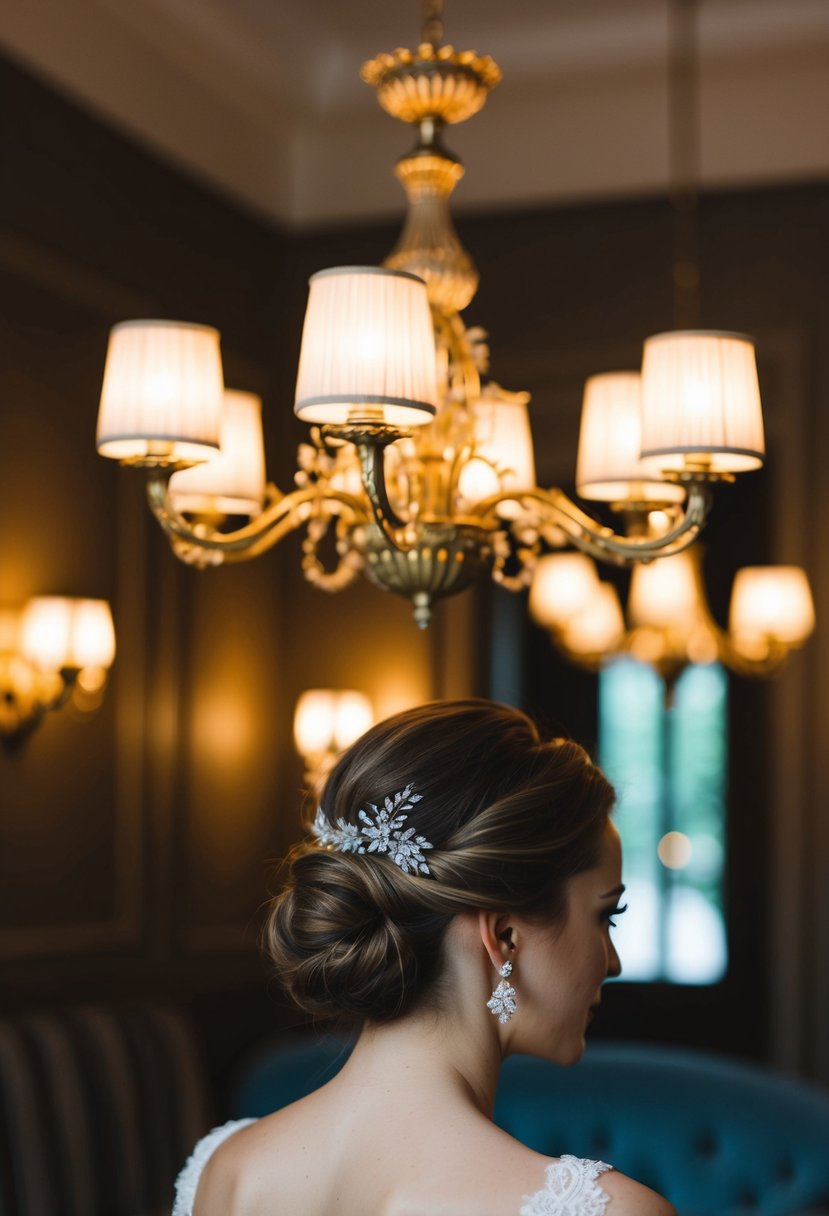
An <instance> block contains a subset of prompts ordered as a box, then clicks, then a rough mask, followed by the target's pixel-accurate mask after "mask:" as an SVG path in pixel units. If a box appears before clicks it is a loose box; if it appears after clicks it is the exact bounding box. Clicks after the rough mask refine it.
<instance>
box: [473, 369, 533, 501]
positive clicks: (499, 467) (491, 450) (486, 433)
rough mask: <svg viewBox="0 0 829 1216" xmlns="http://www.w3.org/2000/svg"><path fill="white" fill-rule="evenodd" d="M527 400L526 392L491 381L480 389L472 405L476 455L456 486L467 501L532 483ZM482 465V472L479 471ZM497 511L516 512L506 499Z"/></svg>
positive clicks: (530, 433) (528, 396)
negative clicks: (512, 389)
mask: <svg viewBox="0 0 829 1216" xmlns="http://www.w3.org/2000/svg"><path fill="white" fill-rule="evenodd" d="M529 401H530V394H529V393H511V392H509V391H508V390H507V389H503V388H501V386H500V384H496V383H495V382H494V381H490V383H489V384H487V385H486V387H485V388H484V389H483V390H482V391H481V395H480V397H479V398H478V400H477V401H476V402H475V403H474V404H473V406H472V414H473V417H474V419H475V456H474V458H473V459H472V460H470V461H468V462H467V463H466V465H465V466H464V468H463V470H462V471H461V479H460V481H461V484H460V487H459V488H460V491H461V494H462V495H463V498H464V499H465V500H466V502H468V503H472V502H479V501H480V500H481V499H483V498H487V497H488V496H489V495H490V494H494V493H496V492H497V491H499V490H500V491H502V492H503V491H506V492H509V491H510V490H521V489H529V488H530V487H531V486H534V485H535V456H534V454H533V439H532V432H531V430H530V415H529V410H528V409H527V406H528V404H529ZM482 466H483V467H484V469H485V470H486V472H485V473H484V474H482V473H481V472H480V470H481V467H482ZM476 471H477V472H476ZM511 507H512V508H513V509H512V510H511V509H510V508H511ZM500 511H501V513H502V514H503V515H505V516H507V517H509V516H510V515H517V513H518V512H517V508H516V507H515V505H514V504H509V503H504V504H502V506H501V508H500Z"/></svg>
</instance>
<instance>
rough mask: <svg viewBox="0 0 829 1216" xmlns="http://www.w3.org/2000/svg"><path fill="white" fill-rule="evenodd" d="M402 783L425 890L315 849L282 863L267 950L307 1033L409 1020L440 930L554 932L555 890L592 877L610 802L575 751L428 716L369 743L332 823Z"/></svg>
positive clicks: (437, 713) (419, 883) (512, 719)
mask: <svg viewBox="0 0 829 1216" xmlns="http://www.w3.org/2000/svg"><path fill="white" fill-rule="evenodd" d="M409 783H411V784H412V785H413V786H414V788H415V790H416V791H417V793H418V794H420V795H421V796H422V800H421V801H420V802H418V803H417V804H416V806H415V807H414V808H413V810H411V811H410V813H409V818H408V821H407V824H406V827H407V828H408V827H414V828H415V830H416V832H417V833H418V834H419V835H422V836H424V837H425V838H426V839H427V840H429V841H431V843H432V844H433V846H434V848H433V849H432V850H430V851H429V853H428V854H427V860H428V864H429V870H430V874H429V875H428V876H425V875H414V874H406V873H404V872H403V871H402V870H401V869H400V868H399V867H398V866H396V865H395V864H394V862H393V861H392V860H391V859H390V858H389V857H387V856H384V855H380V854H377V853H374V854H364V855H354V854H350V853H339V852H331V851H328V850H325V849H322V848H320V847H319V846H318V845H316V844H315V843H314V842H312V841H308V842H305V843H303V844H300V845H297V846H296V848H295V849H294V850H293V852H292V853H291V854H290V856H289V858H288V860H287V881H286V885H285V888H284V890H283V891H282V893H281V894H280V895H278V896H277V897H276V898H275V899H274V901H273V903H272V905H271V909H270V913H269V916H268V921H267V924H266V927H265V945H266V949H267V951H268V953H269V955H270V957H271V958H272V959H273V961H274V963H275V964H276V969H277V975H278V977H279V979H280V980H281V982H282V984H283V985H284V987H285V988H286V990H287V991H288V993H289V994H290V995H291V996H292V997H293V999H294V1001H295V1002H296V1003H297V1004H298V1005H299V1006H300V1008H302V1009H304V1010H305V1011H306V1012H307V1013H309V1014H312V1015H313V1016H314V1017H316V1018H343V1017H346V1018H350V1019H353V1020H359V1019H364V1018H368V1019H370V1020H373V1021H388V1020H389V1019H391V1018H394V1017H397V1016H399V1015H400V1014H403V1013H405V1012H408V1011H409V1010H411V1009H413V1008H414V1007H415V1005H416V1004H417V1003H419V1002H420V1001H421V1000H422V998H423V997H424V996H425V995H426V994H427V993H428V992H430V991H434V981H435V980H436V979H437V977H438V975H439V972H440V967H441V944H442V940H443V936H444V933H445V932H446V929H447V927H448V925H449V922H450V920H451V919H452V917H453V916H454V915H455V914H456V913H457V912H461V911H468V910H470V909H474V908H486V909H490V910H495V911H511V912H514V913H520V914H521V915H523V916H525V917H543V918H544V919H548V920H555V919H560V918H561V917H562V916H563V915H564V914H565V912H566V883H567V881H568V879H570V878H572V877H573V876H574V875H575V874H578V873H580V872H581V871H583V870H587V869H590V867H591V866H593V865H595V864H596V863H597V861H598V851H599V842H600V838H601V834H602V831H603V829H604V827H605V824H606V822H607V817H608V814H609V813H610V809H611V807H612V805H613V799H614V794H613V789H612V787H611V786H610V784H609V783H608V781H607V780H606V778H605V777H604V775H603V774H602V772H601V771H600V770H599V769H598V768H597V767H596V766H595V765H594V764H593V763H592V762H591V760H590V758H589V757H588V755H587V753H586V752H585V751H584V750H583V748H581V747H579V745H578V744H577V743H573V742H570V741H569V740H564V739H552V740H549V741H546V742H545V741H544V740H542V739H541V737H540V735H539V732H538V730H537V728H536V726H535V725H534V723H533V722H532V721H531V720H530V719H529V718H528V717H527V716H526V715H525V714H523V713H521V712H520V711H519V710H516V709H512V708H510V707H508V706H506V705H498V704H496V703H494V702H492V701H484V700H464V701H435V702H433V703H431V704H428V705H422V706H419V707H418V708H416V709H411V710H406V711H405V712H403V713H400V714H397V715H395V716H394V717H392V718H387V719H386V720H385V721H384V722H380V723H378V725H377V726H374V727H372V729H371V730H369V731H368V732H367V733H366V734H365V735H363V736H362V738H360V739H358V741H357V742H356V743H355V744H353V746H352V747H350V748H349V749H348V751H346V752H345V753H344V754H343V756H342V757H341V758H340V760H339V761H338V763H337V765H336V766H335V768H334V769H333V771H332V773H331V775H330V777H329V778H328V781H327V782H326V785H325V789H324V791H323V795H322V800H321V807H322V810H323V813H324V815H325V817H326V819H327V820H328V822H329V823H331V824H334V823H335V822H336V821H337V820H338V819H340V818H341V819H343V820H344V821H345V822H346V823H350V824H358V823H359V821H358V818H357V814H358V811H359V810H360V808H361V807H365V806H366V804H367V803H368V802H373V803H378V802H382V800H383V799H384V798H385V797H386V796H387V795H390V794H394V793H395V792H397V791H398V790H402V789H404V787H405V786H407V785H408V784H409Z"/></svg>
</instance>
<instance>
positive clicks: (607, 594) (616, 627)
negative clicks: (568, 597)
mask: <svg viewBox="0 0 829 1216" xmlns="http://www.w3.org/2000/svg"><path fill="white" fill-rule="evenodd" d="M624 632H625V618H624V615H623V614H622V605H621V604H620V602H619V596H618V594H617V592H616V588H615V587H614V586H613V584H612V583H604V582H599V584H598V586H597V587H596V588H595V589H594V592H593V594H592V595H591V596H590V598H589V599H588V601H587V603H586V604H585V605H584V607H583V608H581V609H580V610H579V611H578V612H577V613H576V614H575V616H572V617H570V619H569V620H568V621H567V624H566V625H565V627H564V636H563V641H564V645H565V646H566V647H567V648H568V649H569V650H572V651H573V653H574V654H579V655H606V654H608V655H609V654H612V653H613V652H614V651H615V650H616V649H617V647H618V646H619V643H620V642H621V640H622V638H623V637H624Z"/></svg>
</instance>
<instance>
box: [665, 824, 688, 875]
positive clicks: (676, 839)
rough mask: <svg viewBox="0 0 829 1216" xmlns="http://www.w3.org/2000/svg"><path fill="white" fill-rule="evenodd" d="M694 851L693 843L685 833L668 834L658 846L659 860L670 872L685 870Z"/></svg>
mask: <svg viewBox="0 0 829 1216" xmlns="http://www.w3.org/2000/svg"><path fill="white" fill-rule="evenodd" d="M693 851H694V849H693V845H692V844H691V841H690V840H689V839H688V837H687V836H686V835H685V834H684V833H683V832H666V833H665V835H664V836H663V837H662V839H661V840H660V842H659V844H658V845H657V846H656V852H657V855H658V857H659V860H660V861H661V862H662V864H663V866H667V867H668V869H669V870H684V869H685V867H686V866H687V864H688V862H689V861H690V860H691V854H692V853H693Z"/></svg>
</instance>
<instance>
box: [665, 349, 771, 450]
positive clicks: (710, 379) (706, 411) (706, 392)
mask: <svg viewBox="0 0 829 1216" xmlns="http://www.w3.org/2000/svg"><path fill="white" fill-rule="evenodd" d="M642 456H643V457H651V456H654V457H658V458H659V459H658V463H659V466H660V468H662V469H665V470H666V471H668V470H671V471H675V472H679V471H689V470H692V469H693V468H694V467H695V466H698V467H700V468H701V469H702V470H705V471H710V472H714V473H729V472H730V473H740V472H744V471H745V470H747V469H756V468H758V467H759V466H760V465H761V464H762V463H763V460H764V457H765V442H764V437H763V415H762V411H761V406H760V387H759V384H758V382H757V364H756V360H755V357H754V343H753V342H752V340H751V339H750V338H746V337H744V336H743V335H742V334H730V333H719V332H714V331H703V330H699V331H697V330H678V331H676V332H672V333H665V334H655V335H654V336H653V337H651V338H648V339H647V340H646V342H645V350H644V357H643V360H642Z"/></svg>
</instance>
